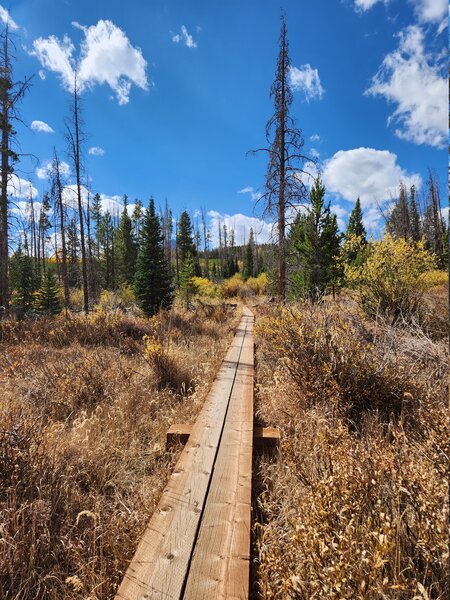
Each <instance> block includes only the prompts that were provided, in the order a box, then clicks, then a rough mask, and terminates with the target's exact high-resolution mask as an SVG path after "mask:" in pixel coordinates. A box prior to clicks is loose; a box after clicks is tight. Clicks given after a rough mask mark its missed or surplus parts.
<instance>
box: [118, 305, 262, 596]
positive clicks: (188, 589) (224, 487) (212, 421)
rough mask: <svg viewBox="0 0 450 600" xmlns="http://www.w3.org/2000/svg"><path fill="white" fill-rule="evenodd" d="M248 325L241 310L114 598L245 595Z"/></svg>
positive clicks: (249, 443) (250, 359) (250, 364)
mask: <svg viewBox="0 0 450 600" xmlns="http://www.w3.org/2000/svg"><path fill="white" fill-rule="evenodd" d="M253 322H254V316H253V313H252V312H251V311H250V310H249V309H248V308H244V312H243V316H242V319H241V322H240V325H239V328H238V331H237V333H236V335H235V337H234V339H233V342H232V344H231V346H230V348H229V350H228V353H227V355H226V357H225V359H224V361H223V362H222V365H221V367H220V370H219V373H218V375H217V377H216V379H215V381H214V383H213V386H212V388H211V391H210V393H209V395H208V397H207V399H206V401H205V404H204V406H203V408H202V411H201V412H200V415H199V417H198V419H197V421H196V423H195V424H194V425H193V427H192V430H191V431H190V435H189V439H188V441H187V443H186V446H185V448H184V450H183V451H182V453H181V456H180V458H179V460H178V462H177V464H176V466H175V469H174V471H173V473H172V476H171V477H170V479H169V482H168V484H167V486H166V488H165V489H164V491H163V494H162V497H161V500H160V502H159V504H158V507H157V509H156V511H155V513H154V515H153V516H152V518H151V519H150V522H149V524H148V526H147V529H146V531H145V532H144V535H143V537H142V539H141V541H140V543H139V546H138V548H137V550H136V553H135V555H134V557H133V559H132V561H131V563H130V565H129V567H128V570H127V572H126V574H125V577H124V579H123V581H122V584H121V586H120V588H119V590H118V592H117V595H116V600H119V599H120V600H147V599H155V600H159V599H161V600H163V599H164V600H167V599H173V600H181V599H186V600H187V599H189V600H202V599H204V600H206V599H208V600H211V599H214V600H219V599H224V598H226V599H227V600H238V599H239V600H248V593H249V571H250V511H251V479H252V451H253V380H254V357H253Z"/></svg>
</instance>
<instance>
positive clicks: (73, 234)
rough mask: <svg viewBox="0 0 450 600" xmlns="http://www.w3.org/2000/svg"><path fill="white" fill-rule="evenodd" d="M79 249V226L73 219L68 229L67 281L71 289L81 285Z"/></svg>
mask: <svg viewBox="0 0 450 600" xmlns="http://www.w3.org/2000/svg"><path fill="white" fill-rule="evenodd" d="M79 248H80V240H79V239H78V231H77V224H76V222H75V219H73V218H72V219H70V221H69V225H68V227H67V263H68V264H67V281H68V284H69V287H78V286H79V285H80V265H79V253H78V251H79Z"/></svg>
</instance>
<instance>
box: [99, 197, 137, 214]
mask: <svg viewBox="0 0 450 600" xmlns="http://www.w3.org/2000/svg"><path fill="white" fill-rule="evenodd" d="M100 198H101V201H102V208H101V210H102V213H103V214H105V213H106V212H110V213H111V215H112V216H115V215H119V214H120V213H121V212H122V211H123V203H122V196H119V195H117V194H116V195H114V196H109V195H107V194H100ZM130 208H131V205H129V207H128V210H127V212H128V214H130Z"/></svg>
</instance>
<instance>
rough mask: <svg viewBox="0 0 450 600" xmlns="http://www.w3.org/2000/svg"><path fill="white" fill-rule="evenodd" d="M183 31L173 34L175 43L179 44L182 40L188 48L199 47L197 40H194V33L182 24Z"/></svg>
mask: <svg viewBox="0 0 450 600" xmlns="http://www.w3.org/2000/svg"><path fill="white" fill-rule="evenodd" d="M180 32H181V33H176V34H175V35H173V34H171V35H172V42H174V43H175V44H179V43H180V42H184V44H185V45H186V46H187V47H188V48H197V42H194V38H193V37H192V35H191V34H190V33H189V32H188V30H187V29H186V27H185V25H182V26H181V30H180Z"/></svg>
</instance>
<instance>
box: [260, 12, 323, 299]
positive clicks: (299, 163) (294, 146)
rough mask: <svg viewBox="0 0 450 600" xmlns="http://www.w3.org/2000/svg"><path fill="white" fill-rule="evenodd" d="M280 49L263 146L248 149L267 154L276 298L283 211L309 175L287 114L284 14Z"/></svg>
mask: <svg viewBox="0 0 450 600" xmlns="http://www.w3.org/2000/svg"><path fill="white" fill-rule="evenodd" d="M279 45H280V49H279V54H278V61H277V72H276V77H275V81H274V82H273V83H272V86H271V88H270V96H271V97H272V98H273V99H274V107H275V112H274V114H273V115H272V117H271V118H270V119H269V121H268V122H267V125H266V140H267V142H268V144H269V147H267V148H258V149H257V150H252V151H251V153H257V152H265V153H266V154H267V155H268V158H269V164H268V166H267V173H266V183H265V192H264V193H263V194H262V195H261V197H260V198H259V200H258V201H262V202H263V203H264V214H265V215H268V214H272V215H273V214H275V215H276V218H277V233H278V298H279V300H280V301H281V302H282V301H284V299H285V297H286V229H287V223H286V219H287V212H288V211H289V210H294V211H295V210H297V209H298V208H299V206H300V205H301V204H302V202H303V201H304V200H305V199H306V198H307V196H308V190H307V187H306V185H305V182H304V181H303V179H302V175H305V176H307V177H311V174H310V173H308V172H307V171H305V170H304V166H305V165H306V164H307V163H313V162H314V161H312V160H311V159H310V158H308V157H307V156H305V155H304V154H303V152H302V150H303V146H304V139H303V135H302V132H301V130H300V129H298V128H297V127H296V124H295V121H294V119H293V118H292V117H291V116H290V114H289V107H290V106H291V104H292V91H291V88H290V86H289V82H288V78H289V72H290V68H291V62H290V59H289V47H288V40H287V29H286V17H285V15H284V14H282V16H281V34H280V43H279Z"/></svg>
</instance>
